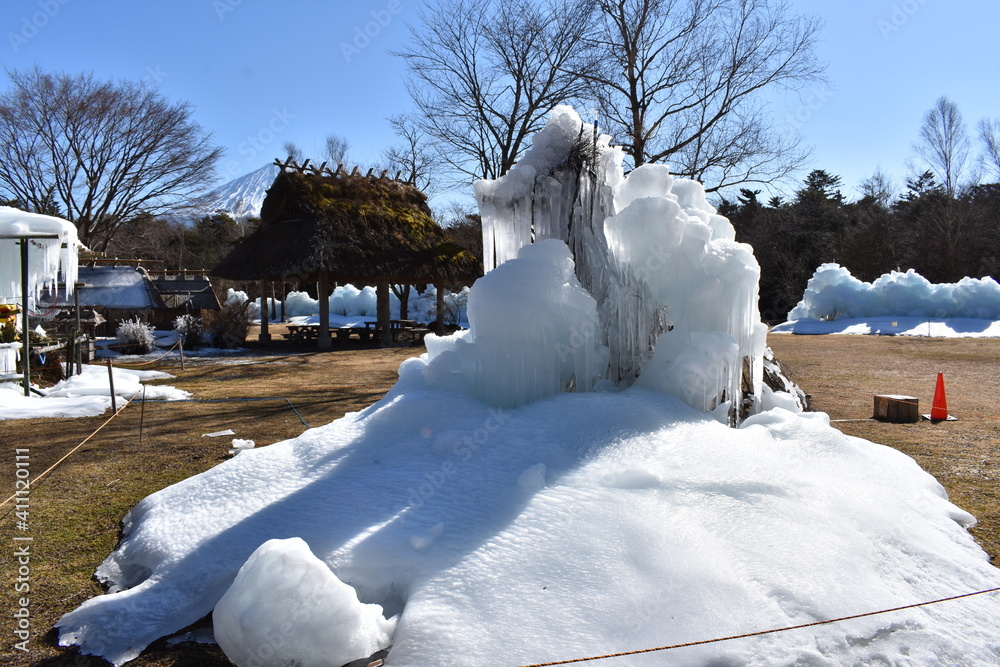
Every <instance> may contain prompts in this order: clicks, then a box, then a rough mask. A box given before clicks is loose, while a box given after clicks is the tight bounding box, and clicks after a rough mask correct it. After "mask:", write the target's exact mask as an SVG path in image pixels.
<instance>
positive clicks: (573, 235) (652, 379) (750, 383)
mask: <svg viewBox="0 0 1000 667" xmlns="http://www.w3.org/2000/svg"><path fill="white" fill-rule="evenodd" d="M609 141H610V138H609V137H607V136H606V135H600V134H599V133H598V131H597V128H596V127H594V126H593V125H589V124H587V123H583V122H582V121H581V120H580V117H579V116H578V115H577V114H576V112H575V111H573V110H572V109H571V108H570V107H566V106H561V107H557V108H556V109H555V110H553V112H552V114H551V116H550V119H549V122H548V123H547V124H546V126H545V128H544V129H543V130H542V131H541V132H540V133H538V134H537V135H535V137H534V138H533V139H532V147H531V149H529V150H528V151H527V153H526V154H525V155H524V157H523V158H521V159H520V160H519V161H518V163H517V164H515V165H514V167H513V168H511V170H510V171H509V172H508V174H507V175H505V176H503V177H502V178H500V179H497V180H495V181H477V182H476V184H475V190H476V199H477V201H478V203H479V210H480V214H481V215H482V219H483V245H484V248H485V249H486V250H485V258H484V264H485V266H486V268H487V270H489V269H494V267H498V266H501V265H502V264H503V262H505V261H508V260H509V259H511V258H512V257H514V256H515V255H516V254H517V252H518V250H519V249H520V248H521V247H523V246H526V245H528V244H530V243H532V242H533V240H534V241H537V240H542V239H559V240H562V241H564V242H565V243H566V244H567V246H568V247H569V248H570V249H571V251H572V256H573V259H574V260H575V262H576V275H577V277H578V278H579V282H580V284H581V285H582V287H583V289H585V290H586V291H587V292H589V293H590V294H591V295H592V296H593V297H594V299H595V300H596V302H597V312H598V317H599V337H598V342H599V343H601V344H603V345H606V346H607V347H608V348H609V352H610V356H609V360H610V367H609V369H608V372H607V378H608V379H609V380H610V381H611V382H613V383H615V384H618V385H619V386H623V387H624V386H629V385H631V384H632V383H633V382H634V381H635V380H636V378H638V382H639V384H641V385H643V386H647V387H650V388H655V389H657V390H659V391H664V392H668V393H672V394H674V395H676V396H678V397H680V398H682V399H683V400H685V401H686V402H688V403H689V404H690V405H692V406H694V407H697V408H699V409H708V410H711V409H716V408H718V414H719V416H720V418H722V419H725V420H727V421H729V422H730V423H737V422H738V421H739V420H740V419H742V418H743V417H744V416H745V415H746V414H748V413H753V412H755V411H757V410H759V409H760V405H761V404H760V397H761V386H762V377H763V370H762V369H763V366H762V361H761V357H762V355H763V350H764V339H765V335H766V328H765V327H764V325H763V324H762V323H761V322H760V314H759V312H758V310H757V283H758V279H759V276H760V268H759V266H758V264H757V261H756V259H755V258H754V256H753V251H752V249H751V248H750V247H749V246H747V245H745V244H739V243H736V242H735V241H734V238H735V232H734V230H733V227H732V225H731V224H730V223H729V221H728V220H727V219H726V218H724V217H722V216H720V215H718V212H717V211H716V210H715V208H713V207H712V206H711V205H710V204H709V203H708V200H707V198H706V196H705V190H704V188H703V187H702V185H701V184H700V183H697V182H696V181H692V180H688V179H683V178H675V177H674V176H672V175H671V174H670V170H669V168H668V167H667V166H666V165H655V164H653V165H642V166H640V167H639V168H637V169H635V170H634V171H632V172H631V173H630V174H629V175H628V176H627V177H626V176H624V172H623V168H622V160H623V157H624V154H623V152H622V150H621V149H620V148H617V147H613V146H611V145H610V143H609ZM744 387H748V391H744V390H743V389H744Z"/></svg>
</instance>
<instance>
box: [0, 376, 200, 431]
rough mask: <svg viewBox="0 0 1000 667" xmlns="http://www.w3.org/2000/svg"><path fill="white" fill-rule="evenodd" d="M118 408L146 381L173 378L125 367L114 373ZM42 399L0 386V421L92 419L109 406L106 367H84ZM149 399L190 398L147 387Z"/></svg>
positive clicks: (15, 387) (170, 389)
mask: <svg viewBox="0 0 1000 667" xmlns="http://www.w3.org/2000/svg"><path fill="white" fill-rule="evenodd" d="M113 374H114V380H115V396H116V397H117V399H118V406H119V407H121V406H122V405H124V403H125V401H128V400H129V399H130V398H132V397H133V396H135V395H136V394H139V393H140V392H142V389H143V384H145V383H146V382H148V381H149V380H160V379H166V378H170V377H173V376H172V375H170V374H169V373H163V372H160V371H138V370H131V369H125V368H115V369H114V370H113ZM41 391H42V392H44V393H45V396H44V397H42V396H38V395H37V394H34V393H32V394H31V396H30V397H26V396H25V395H24V389H23V388H22V386H21V385H19V384H14V383H0V420H5V419H39V418H46V417H94V416H97V415H100V414H103V413H104V412H105V411H106V410H108V408H110V407H111V384H110V381H109V378H108V369H107V367H106V366H98V365H90V364H85V365H84V366H83V373H82V374H80V375H74V376H72V377H70V378H68V379H66V380H62V381H61V382H59V383H57V384H55V385H53V386H52V387H49V388H46V389H42V390H41ZM145 396H146V398H147V399H149V400H154V399H158V400H168V401H175V400H181V399H185V398H189V397H190V396H191V394H190V393H188V392H186V391H182V390H180V389H177V388H175V387H171V386H169V385H152V384H149V385H146V393H145Z"/></svg>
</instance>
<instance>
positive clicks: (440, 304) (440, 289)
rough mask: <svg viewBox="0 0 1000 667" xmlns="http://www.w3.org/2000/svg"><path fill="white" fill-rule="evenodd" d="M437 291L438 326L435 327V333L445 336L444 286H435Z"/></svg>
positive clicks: (439, 284)
mask: <svg viewBox="0 0 1000 667" xmlns="http://www.w3.org/2000/svg"><path fill="white" fill-rule="evenodd" d="M434 289H435V290H437V300H436V302H437V303H436V305H437V326H436V327H435V331H434V333H436V334H437V335H438V336H443V335H444V285H443V284H441V283H438V284H437V285H435V286H434Z"/></svg>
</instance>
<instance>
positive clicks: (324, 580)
mask: <svg viewBox="0 0 1000 667" xmlns="http://www.w3.org/2000/svg"><path fill="white" fill-rule="evenodd" d="M212 619H213V625H214V628H215V639H216V641H217V642H218V643H219V646H221V647H222V650H223V651H225V653H226V656H228V657H229V659H230V660H232V661H233V662H235V663H236V664H237V665H239V667H251V666H257V665H262V664H268V663H269V659H271V660H270V662H273V663H277V662H278V660H274V659H273V658H274V655H275V652H276V651H277V652H280V654H281V658H280V660H281V664H294V665H297V666H298V667H329V666H330V665H335V666H338V667H339V665H344V664H347V663H348V662H351V661H353V660H360V659H362V658H367V657H368V656H370V655H371V654H373V653H375V652H376V651H378V650H381V649H384V648H386V647H387V646H388V645H389V638H390V636H391V635H392V631H393V629H394V628H395V622H394V621H388V620H386V619H385V618H383V617H382V607H380V606H378V605H374V604H362V603H361V602H359V601H358V595H357V593H356V592H355V591H354V589H353V588H351V587H350V586H348V585H347V584H345V583H343V582H342V581H340V580H339V579H337V576H336V575H335V574H333V573H332V572H331V571H330V568H328V567H327V566H326V564H325V563H324V562H323V561H321V560H320V559H318V558H316V556H314V555H313V553H312V551H310V550H309V545H308V544H306V543H305V542H304V541H303V540H301V539H299V538H297V537H293V538H289V539H286V540H269V541H267V542H265V543H264V544H262V545H261V546H260V547H259V548H258V549H257V550H256V551H254V552H253V554H252V555H251V556H250V558H249V559H248V560H247V562H246V564H245V565H244V566H243V567H242V568H240V571H239V574H237V575H236V579H235V581H233V585H232V586H230V587H229V590H228V591H226V594H225V595H223V596H222V599H221V600H219V603H218V604H217V605H216V606H215V611H214V613H213V614H212ZM277 619H280V620H281V623H280V625H276V624H275V620H277ZM275 645H277V646H275Z"/></svg>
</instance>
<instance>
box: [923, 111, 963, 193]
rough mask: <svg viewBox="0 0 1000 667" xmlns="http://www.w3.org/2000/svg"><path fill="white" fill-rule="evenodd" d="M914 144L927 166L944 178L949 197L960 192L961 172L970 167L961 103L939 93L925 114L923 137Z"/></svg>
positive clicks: (943, 183) (943, 181) (945, 189)
mask: <svg viewBox="0 0 1000 667" xmlns="http://www.w3.org/2000/svg"><path fill="white" fill-rule="evenodd" d="M914 148H915V150H916V152H917V155H919V156H920V157H921V158H922V159H923V160H924V162H926V163H927V166H929V167H930V168H931V170H932V171H933V172H934V173H935V174H936V175H937V177H938V178H939V179H941V184H942V185H943V186H944V191H945V193H946V194H947V195H948V196H949V197H954V196H955V194H956V193H957V192H958V188H959V185H960V180H961V178H962V175H963V174H965V172H966V171H967V170H968V168H969V151H970V149H971V143H970V141H969V135H968V133H967V132H966V128H965V123H964V122H962V112H961V111H959V110H958V105H957V104H955V103H954V102H952V101H951V100H949V99H948V98H947V97H939V98H938V100H937V102H935V103H934V106H933V107H931V109H930V110H929V111H928V112H927V113H926V114H925V115H924V122H923V124H922V125H921V126H920V137H919V139H918V140H917V143H916V144H915V145H914Z"/></svg>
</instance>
